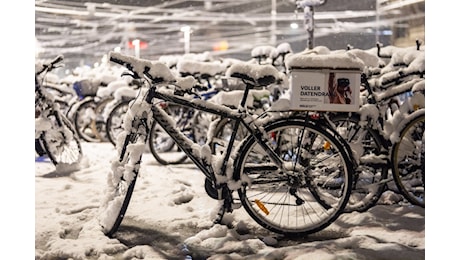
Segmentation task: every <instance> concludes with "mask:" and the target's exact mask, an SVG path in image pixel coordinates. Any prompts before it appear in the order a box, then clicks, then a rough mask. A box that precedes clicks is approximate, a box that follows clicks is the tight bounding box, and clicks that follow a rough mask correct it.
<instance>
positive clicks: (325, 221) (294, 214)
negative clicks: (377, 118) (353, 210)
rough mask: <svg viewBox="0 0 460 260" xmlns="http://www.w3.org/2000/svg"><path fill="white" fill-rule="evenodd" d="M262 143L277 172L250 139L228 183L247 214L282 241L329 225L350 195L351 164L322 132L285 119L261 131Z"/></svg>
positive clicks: (329, 136)
mask: <svg viewBox="0 0 460 260" xmlns="http://www.w3.org/2000/svg"><path fill="white" fill-rule="evenodd" d="M265 131H266V132H267V134H268V137H269V138H268V139H267V141H266V142H267V144H268V145H269V146H270V147H271V148H272V149H273V150H274V151H275V152H276V153H277V155H278V156H279V157H280V158H281V159H282V161H283V168H284V169H279V168H278V167H277V166H276V164H275V163H274V162H273V161H272V159H271V158H270V157H269V156H268V154H267V152H266V150H265V149H263V148H262V146H261V145H260V144H259V143H258V142H257V141H256V139H255V138H254V136H248V137H247V138H246V139H245V140H244V141H243V142H244V143H243V144H242V146H241V148H240V150H239V152H238V158H239V159H238V161H237V162H236V164H235V165H236V166H235V171H234V176H233V177H234V179H235V180H236V181H237V183H238V182H239V181H241V187H240V188H239V189H238V194H239V197H240V200H241V203H242V205H243V206H244V208H245V209H246V211H247V212H248V214H249V215H250V216H251V217H252V218H253V219H254V220H255V221H256V222H257V223H259V224H260V225H261V226H263V227H264V228H267V229H268V230H271V231H273V232H276V233H280V234H284V235H287V236H304V235H307V234H311V233H315V232H317V231H320V230H322V229H324V228H326V227H327V226H329V225H330V224H331V223H332V222H333V221H335V220H336V219H337V218H338V217H339V215H340V214H341V213H342V211H343V209H344V208H345V206H346V204H347V202H348V198H349V196H350V192H351V183H352V163H351V161H350V159H349V158H348V155H347V153H346V152H345V150H344V148H343V146H342V145H341V143H340V142H339V141H338V140H337V139H335V138H334V136H333V135H332V134H331V133H330V132H328V131H326V130H325V129H324V128H323V127H320V126H318V125H316V124H312V123H309V122H305V121H304V120H300V119H295V118H288V119H278V120H275V121H274V122H272V123H270V124H269V125H267V126H266V127H265Z"/></svg>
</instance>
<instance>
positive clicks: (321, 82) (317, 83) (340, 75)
mask: <svg viewBox="0 0 460 260" xmlns="http://www.w3.org/2000/svg"><path fill="white" fill-rule="evenodd" d="M360 82H361V74H360V72H356V71H340V70H293V71H292V73H291V91H292V92H291V109H293V110H311V111H346V112H350V111H351V112H353V111H358V110H359V87H360Z"/></svg>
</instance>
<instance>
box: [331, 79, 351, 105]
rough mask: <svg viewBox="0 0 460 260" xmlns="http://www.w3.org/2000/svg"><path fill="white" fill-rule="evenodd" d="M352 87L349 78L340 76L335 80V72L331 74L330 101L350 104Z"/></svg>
mask: <svg viewBox="0 0 460 260" xmlns="http://www.w3.org/2000/svg"><path fill="white" fill-rule="evenodd" d="M350 97H351V88H350V80H349V79H348V78H338V79H337V82H335V73H330V74H329V103H331V104H350V103H351V99H350Z"/></svg>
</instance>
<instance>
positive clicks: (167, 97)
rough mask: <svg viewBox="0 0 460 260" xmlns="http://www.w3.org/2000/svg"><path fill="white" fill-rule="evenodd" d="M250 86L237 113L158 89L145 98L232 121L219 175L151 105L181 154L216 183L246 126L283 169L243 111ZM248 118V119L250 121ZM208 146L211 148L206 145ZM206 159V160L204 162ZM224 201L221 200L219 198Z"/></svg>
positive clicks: (280, 162) (165, 117)
mask: <svg viewBox="0 0 460 260" xmlns="http://www.w3.org/2000/svg"><path fill="white" fill-rule="evenodd" d="M246 84H247V87H246V88H245V90H244V93H243V98H242V100H241V102H240V108H239V109H238V110H232V109H230V108H228V107H226V106H223V105H218V104H214V103H210V102H199V101H200V100H187V99H186V98H182V97H180V96H178V95H171V94H167V93H163V92H161V91H159V90H158V89H157V88H156V87H155V86H152V87H150V88H149V90H148V93H147V95H146V101H147V102H148V103H150V104H153V103H154V101H153V99H154V98H157V99H161V100H163V101H167V102H170V103H173V104H176V105H181V106H185V107H189V108H192V109H196V110H199V111H203V112H207V113H211V114H213V115H217V116H219V117H223V118H228V119H230V120H232V121H233V122H234V123H235V124H234V125H233V131H232V135H231V137H230V141H229V143H228V146H227V148H226V152H225V154H224V159H223V163H222V165H221V167H220V170H219V172H218V173H215V172H214V170H213V169H212V167H210V166H211V164H210V161H209V160H206V158H200V155H199V154H201V153H200V152H196V143H194V142H193V141H191V140H190V139H189V138H188V137H187V136H186V135H185V134H184V133H183V132H182V131H180V130H178V129H177V128H176V127H175V126H174V124H171V119H170V117H169V115H168V114H167V113H166V112H165V111H164V110H163V109H161V108H160V107H158V106H155V105H152V107H151V111H152V113H153V118H154V120H155V121H156V122H157V123H158V124H159V125H160V126H161V127H162V128H163V129H164V130H165V131H166V132H167V133H168V134H169V135H170V136H171V138H172V139H173V140H174V141H175V142H176V144H177V145H178V146H179V147H180V148H181V149H182V151H183V152H184V153H185V154H187V156H188V157H189V158H190V159H191V160H192V161H193V163H194V164H195V165H196V166H197V167H198V168H199V169H200V170H201V171H202V172H203V173H204V174H205V176H206V177H207V178H208V179H210V180H211V181H212V182H213V183H215V182H216V174H217V175H221V176H223V175H225V170H226V168H227V165H228V160H229V158H230V156H231V153H232V151H233V146H234V143H235V140H236V138H235V137H236V133H237V130H238V127H239V126H240V125H243V126H244V128H245V129H246V130H247V131H248V133H249V134H250V135H253V136H254V137H255V138H256V139H257V141H258V143H259V144H260V145H261V146H262V147H263V148H264V149H265V150H266V151H267V153H268V155H269V156H270V157H271V159H273V160H274V161H275V162H276V164H277V166H278V167H280V168H283V163H282V160H281V159H280V158H279V157H278V156H277V155H276V153H275V152H274V151H273V149H272V148H271V147H269V146H268V145H267V144H266V143H265V142H263V139H262V138H263V136H266V134H264V133H263V132H262V131H261V129H260V128H259V127H258V124H257V123H255V121H254V120H253V119H252V117H251V115H250V114H249V113H248V112H247V111H246V109H244V107H245V104H246V100H247V96H248V93H249V90H250V89H251V85H250V84H248V83H246ZM247 119H249V120H247ZM205 147H209V146H207V145H205ZM202 159H205V160H202ZM219 199H221V198H219Z"/></svg>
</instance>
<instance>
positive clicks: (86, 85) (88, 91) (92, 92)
mask: <svg viewBox="0 0 460 260" xmlns="http://www.w3.org/2000/svg"><path fill="white" fill-rule="evenodd" d="M73 88H74V89H75V92H77V95H78V96H79V97H80V98H84V97H88V96H90V97H94V96H96V93H97V89H98V88H99V86H94V85H93V84H91V81H90V80H87V79H84V80H80V81H77V82H75V83H74V84H73Z"/></svg>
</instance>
